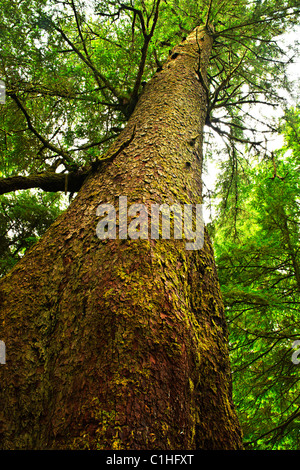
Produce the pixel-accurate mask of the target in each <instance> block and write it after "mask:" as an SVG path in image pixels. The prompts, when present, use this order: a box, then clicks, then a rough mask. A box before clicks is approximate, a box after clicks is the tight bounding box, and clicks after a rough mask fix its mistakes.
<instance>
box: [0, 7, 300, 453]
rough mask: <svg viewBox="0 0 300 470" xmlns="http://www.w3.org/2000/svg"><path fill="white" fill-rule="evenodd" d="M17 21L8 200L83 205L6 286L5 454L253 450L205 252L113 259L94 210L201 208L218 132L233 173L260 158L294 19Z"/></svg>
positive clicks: (10, 62) (147, 245) (131, 13)
mask: <svg viewBox="0 0 300 470" xmlns="http://www.w3.org/2000/svg"><path fill="white" fill-rule="evenodd" d="M16 3H18V5H17V6H18V8H16V4H15V2H7V1H2V2H1V6H2V7H3V8H2V9H1V13H0V14H1V30H0V41H1V74H2V76H3V79H4V80H5V82H6V87H7V97H8V99H7V105H5V107H3V110H4V111H3V113H2V114H1V144H0V145H1V158H2V169H1V172H2V176H3V178H2V180H0V192H1V194H5V193H8V192H12V191H17V190H23V189H29V188H31V189H32V188H35V189H39V190H43V191H49V192H50V193H54V192H57V191H62V192H67V193H69V194H70V195H72V194H74V193H78V194H77V196H76V198H75V199H74V201H73V202H72V204H70V206H69V208H68V209H67V211H65V212H64V213H63V214H62V215H61V216H60V217H58V219H57V220H56V221H55V222H54V223H53V224H52V225H51V226H50V228H49V229H48V231H47V232H46V233H45V235H44V236H43V237H42V238H41V239H40V240H39V241H38V243H36V244H35V245H34V246H33V247H32V248H31V249H30V250H29V251H27V252H26V254H25V256H24V257H23V258H22V260H21V261H19V263H18V264H17V265H16V266H15V267H14V268H13V269H11V270H10V272H9V273H8V274H7V275H6V276H5V277H4V278H2V280H1V283H0V302H1V303H0V305H1V307H0V308H1V310H0V312H1V330H0V335H1V338H3V340H4V341H5V344H6V350H7V363H6V364H5V366H4V367H1V369H0V374H1V377H0V384H1V385H0V386H1V389H0V396H1V403H2V404H3V409H1V411H0V423H1V426H0V435H1V443H2V444H1V445H2V448H4V449H7V448H22V449H24V448H26V449H31V448H33V449H38V448H43V449H47V448H51V449H53V448H74V449H75V448H91V449H94V448H97V449H110V448H113V449H155V448H156V449H195V448H200V449H239V448H241V447H242V443H241V434H240V428H239V424H238V422H237V418H236V415H235V411H234V407H233V404H232V399H231V371H230V366H229V359H228V350H227V326H226V321H225V317H224V309H223V303H222V299H221V295H220V290H219V282H218V276H217V272H216V268H215V263H214V256H213V250H212V246H211V243H210V240H209V237H208V234H207V233H206V234H205V243H204V247H203V249H202V250H195V251H187V250H186V247H185V243H184V240H149V239H142V240H140V239H131V240H129V239H127V240H126V239H125V240H123V239H122V240H118V239H117V240H104V241H99V239H97V237H96V225H97V221H98V219H97V217H96V210H97V207H98V206H99V204H100V203H103V202H106V203H111V204H114V205H115V204H116V202H117V200H118V198H119V196H120V195H126V196H127V197H128V203H129V204H132V203H143V204H146V205H147V207H148V210H149V206H150V204H151V203H159V204H161V203H165V202H167V203H168V204H173V203H174V202H177V203H181V204H197V203H200V202H201V201H202V168H203V151H202V148H203V129H204V126H205V125H206V126H207V127H209V128H211V130H212V131H214V132H217V133H218V134H219V135H220V136H221V137H222V138H223V139H224V141H225V146H226V148H227V149H228V153H229V155H230V158H231V159H232V158H233V155H235V153H236V152H237V151H238V145H245V147H246V149H247V153H248V155H249V158H250V157H251V155H252V153H253V152H257V151H258V150H260V149H262V148H263V140H260V138H257V137H256V129H257V126H258V124H259V130H260V133H268V132H270V131H273V130H274V129H273V127H272V126H271V125H270V124H268V123H265V125H262V123H261V122H260V121H261V120H259V119H257V117H256V116H255V114H254V111H253V110H252V107H253V106H254V105H256V104H258V103H261V104H268V105H270V106H271V107H272V106H277V105H278V103H279V102H280V101H282V99H281V98H280V96H279V94H278V93H277V91H276V90H275V89H274V87H273V82H274V79H277V80H278V81H279V80H282V83H283V86H284V87H285V88H287V86H288V82H287V80H286V77H285V65H286V62H287V61H289V60H290V59H291V56H286V55H285V54H284V53H283V51H282V50H281V48H280V46H279V44H278V40H277V37H278V35H280V34H282V33H284V32H286V31H287V30H288V28H290V27H293V26H294V24H295V23H296V21H297V15H298V13H299V6H298V5H297V2H292V1H286V2H277V1H265V2H260V1H255V2H247V1H242V2H236V1H226V2H224V1H217V0H216V1H213V0H210V1H209V2H205V1H199V2H193V3H190V2H185V1H180V0H177V1H175V0H174V1H171V2H169V1H168V2H166V1H163V0H161V1H160V0H154V1H143V0H140V1H136V2H133V1H125V2H120V1H118V2H110V1H100V2H99V1H98V2H92V1H91V2H85V3H84V4H80V3H79V2H75V1H73V0H71V1H70V2H52V1H49V0H47V1H46V0H44V1H42V2H41V1H39V2H35V1H34V0H24V1H21V2H16ZM253 109H254V108H253ZM112 141H113V144H112V145H110V144H111V142H112ZM233 161H234V158H233ZM233 175H234V174H233ZM233 177H234V176H232V175H230V174H229V176H228V178H229V179H230V178H231V179H232V178H233ZM70 199H72V198H70ZM38 204H39V202H37V203H36V205H38ZM118 216H119V217H121V216H123V214H122V213H119V214H118ZM23 220H24V221H25V217H23ZM22 223H23V222H22ZM40 232H41V230H40Z"/></svg>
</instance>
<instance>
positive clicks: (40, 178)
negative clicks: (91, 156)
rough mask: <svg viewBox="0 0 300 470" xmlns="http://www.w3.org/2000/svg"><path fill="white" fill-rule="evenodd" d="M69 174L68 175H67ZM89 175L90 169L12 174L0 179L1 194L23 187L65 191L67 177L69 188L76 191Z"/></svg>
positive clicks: (73, 191)
mask: <svg viewBox="0 0 300 470" xmlns="http://www.w3.org/2000/svg"><path fill="white" fill-rule="evenodd" d="M66 175H67V176H66ZM88 175H89V171H88V170H84V171H80V170H79V171H77V172H70V173H52V172H45V173H41V174H39V175H32V176H11V177H9V178H3V179H0V194H6V193H10V192H13V191H18V190H21V189H32V188H40V189H42V190H43V191H48V192H54V193H55V192H57V191H65V189H66V188H65V183H66V178H67V182H68V185H67V190H68V191H70V192H72V193H76V192H78V191H79V189H80V188H81V186H82V184H83V182H84V180H85V179H86V177H87V176H88Z"/></svg>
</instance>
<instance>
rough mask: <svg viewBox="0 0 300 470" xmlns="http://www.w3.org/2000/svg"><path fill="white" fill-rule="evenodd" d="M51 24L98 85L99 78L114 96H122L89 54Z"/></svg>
mask: <svg viewBox="0 0 300 470" xmlns="http://www.w3.org/2000/svg"><path fill="white" fill-rule="evenodd" d="M52 25H53V28H54V29H56V31H58V32H59V33H60V34H61V36H62V37H63V39H64V40H65V41H66V42H67V43H68V44H69V46H71V48H72V49H73V51H74V52H75V53H76V54H77V55H78V57H79V58H80V59H81V60H82V61H83V62H84V63H85V64H86V65H87V66H88V67H89V68H90V69H91V70H92V72H93V74H94V76H95V79H96V81H97V83H98V85H99V86H101V84H100V83H99V79H100V80H101V82H102V83H103V84H104V85H105V87H106V88H107V89H108V90H110V91H111V92H112V94H113V95H114V96H115V97H116V98H118V99H121V98H122V97H121V96H120V93H119V92H118V91H117V90H116V88H115V87H114V86H113V85H111V83H110V82H109V81H108V80H107V78H106V77H105V76H104V75H102V74H101V73H100V72H99V70H97V69H96V67H95V66H94V64H93V63H92V61H91V59H90V58H89V56H88V57H85V56H84V55H83V54H82V52H80V50H79V49H78V48H77V47H76V46H75V44H74V43H73V42H72V41H71V40H70V39H69V38H68V37H67V35H66V34H65V33H64V31H63V30H62V29H61V28H60V27H59V26H56V24H55V23H52Z"/></svg>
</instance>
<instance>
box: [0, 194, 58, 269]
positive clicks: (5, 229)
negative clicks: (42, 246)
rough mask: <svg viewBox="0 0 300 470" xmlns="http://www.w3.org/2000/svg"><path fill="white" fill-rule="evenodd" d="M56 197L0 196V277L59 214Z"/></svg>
mask: <svg viewBox="0 0 300 470" xmlns="http://www.w3.org/2000/svg"><path fill="white" fill-rule="evenodd" d="M59 201H60V197H59V196H58V195H57V194H55V193H44V194H43V193H41V192H38V193H36V194H32V193H30V192H29V191H24V192H22V193H21V194H10V195H8V196H0V276H2V275H3V274H6V273H7V272H8V271H9V270H10V269H11V268H12V267H13V266H14V265H15V264H16V262H17V261H18V260H19V259H20V258H21V257H22V256H23V255H24V253H25V251H26V250H27V249H29V248H30V247H31V246H32V245H33V244H34V243H36V241H37V240H38V239H39V237H40V236H41V235H42V234H43V233H44V232H45V231H46V230H47V228H48V227H49V226H50V225H51V224H52V223H53V222H54V221H55V219H56V218H57V217H58V215H59V214H60V212H61V208H60V204H59Z"/></svg>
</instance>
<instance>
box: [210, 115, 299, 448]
mask: <svg viewBox="0 0 300 470" xmlns="http://www.w3.org/2000/svg"><path fill="white" fill-rule="evenodd" d="M299 117H300V115H299V112H298V111H290V112H289V113H288V115H287V119H288V121H287V123H286V124H285V125H284V126H283V127H284V129H285V140H286V143H287V145H286V146H285V147H284V149H282V150H280V151H277V152H276V153H275V154H273V159H272V160H269V161H267V162H266V161H265V160H262V161H259V162H257V161H256V162H255V161H253V162H252V164H251V165H250V164H249V165H248V168H244V170H243V171H242V170H237V172H236V174H235V178H236V179H238V192H237V193H236V192H235V189H234V186H232V187H231V189H229V190H228V188H227V191H226V194H225V196H226V206H225V205H224V191H223V192H222V189H223V190H224V185H220V186H219V187H220V193H219V196H220V197H221V198H222V202H221V203H219V216H218V218H217V220H216V222H215V224H214V225H215V226H214V234H215V235H214V246H215V252H216V259H217V265H218V270H219V276H220V282H221V287H222V292H223V297H224V302H225V306H226V309H227V317H228V321H229V329H230V350H231V360H232V367H233V378H234V400H235V403H236V405H237V408H238V413H239V417H240V420H241V423H242V426H243V429H244V434H245V443H246V445H247V447H248V448H250V449H299V446H300V440H299V437H300V436H299V431H298V429H299V421H300V407H299V379H300V369H299V366H297V365H295V364H294V363H293V362H292V352H293V350H292V349H291V348H292V344H293V342H294V341H295V340H297V339H299V338H300V331H299V327H300V320H299V315H298V312H299V304H300V253H299V235H300V233H299V232H300V200H299V190H300V188H299V156H300V154H299V143H300V141H299V137H298V136H297V134H296V131H297V128H298V127H299V122H300V119H299ZM288 149H289V152H287V150H288ZM224 208H225V210H224Z"/></svg>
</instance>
